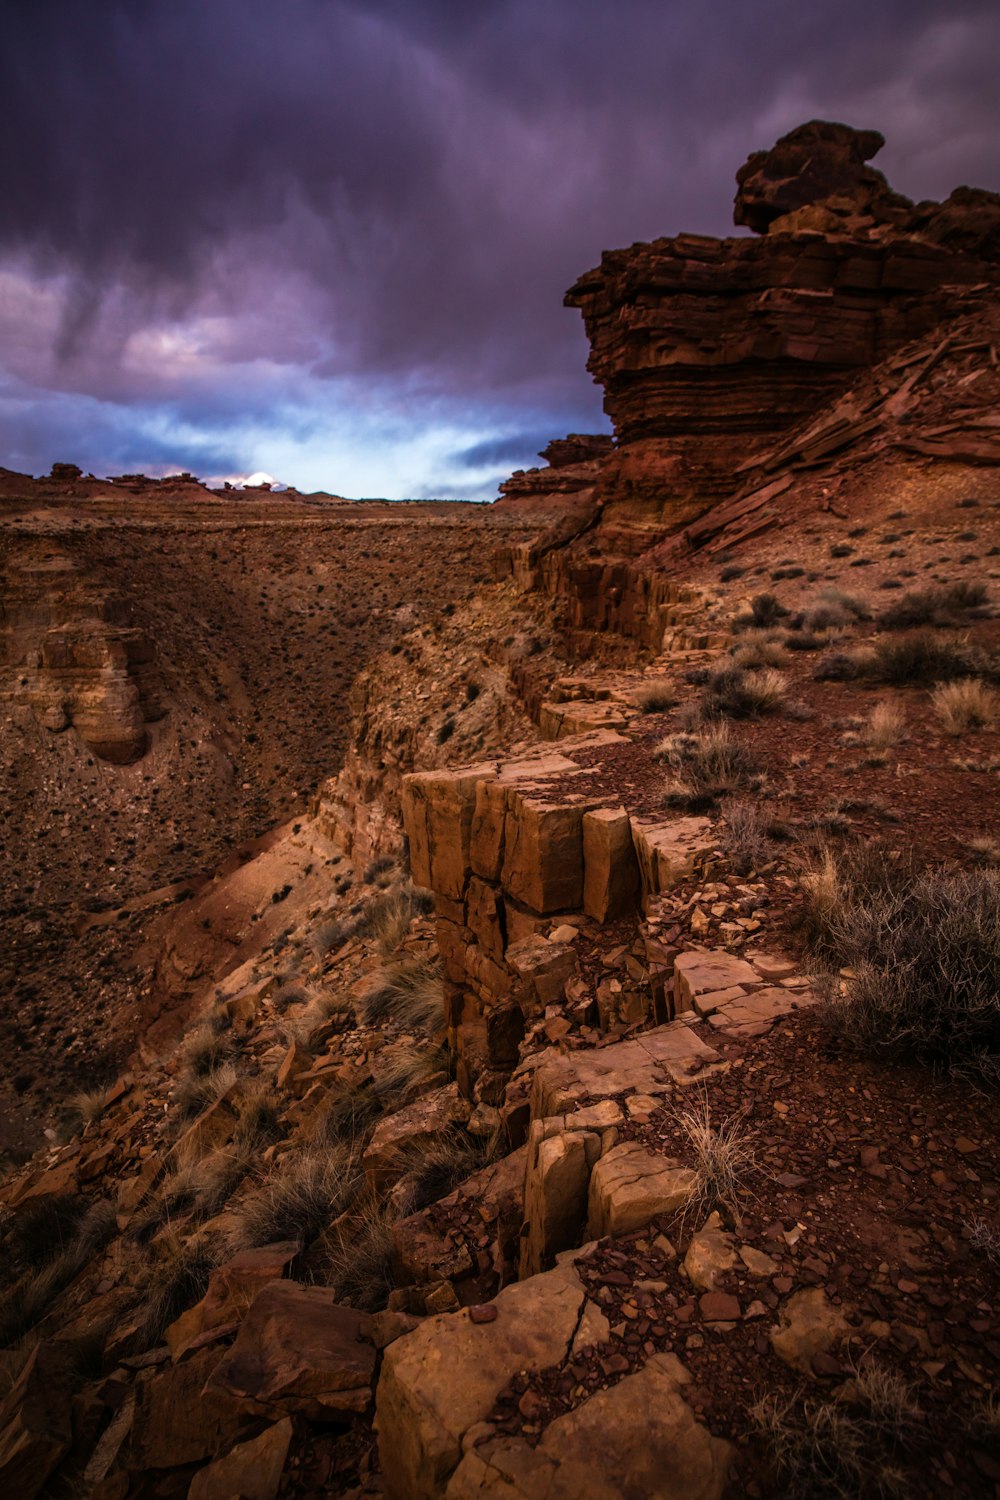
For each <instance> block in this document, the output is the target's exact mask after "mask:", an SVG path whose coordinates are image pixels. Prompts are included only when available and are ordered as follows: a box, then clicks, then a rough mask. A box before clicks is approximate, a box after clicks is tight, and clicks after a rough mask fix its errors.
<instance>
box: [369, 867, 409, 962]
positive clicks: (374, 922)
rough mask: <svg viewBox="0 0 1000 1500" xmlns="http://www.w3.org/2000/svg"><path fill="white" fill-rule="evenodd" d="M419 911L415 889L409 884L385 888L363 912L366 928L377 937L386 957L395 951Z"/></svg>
mask: <svg viewBox="0 0 1000 1500" xmlns="http://www.w3.org/2000/svg"><path fill="white" fill-rule="evenodd" d="M417 911H418V905H417V901H416V898H415V893H414V890H413V887H412V886H411V885H409V884H407V885H401V886H397V887H396V888H395V890H391V891H385V892H384V893H383V894H382V895H381V896H376V897H375V899H374V900H373V901H371V902H370V903H369V905H368V906H367V908H366V909H365V914H364V920H363V927H364V931H365V933H366V934H367V935H368V936H369V937H372V938H374V939H375V944H376V947H377V948H378V950H379V952H380V953H381V954H382V956H383V958H388V957H389V956H390V954H392V953H395V951H396V949H397V948H398V947H399V945H400V943H401V942H402V941H403V939H404V937H405V936H406V934H407V933H408V932H409V930H410V925H411V923H412V922H413V919H414V917H415V916H416V915H417Z"/></svg>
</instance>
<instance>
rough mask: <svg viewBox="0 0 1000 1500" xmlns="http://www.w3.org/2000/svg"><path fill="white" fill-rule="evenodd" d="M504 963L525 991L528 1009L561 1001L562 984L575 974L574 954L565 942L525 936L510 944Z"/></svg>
mask: <svg viewBox="0 0 1000 1500" xmlns="http://www.w3.org/2000/svg"><path fill="white" fill-rule="evenodd" d="M507 963H508V965H509V966H510V968H512V969H513V971H514V973H515V974H516V975H517V976H518V978H519V979H521V980H523V982H524V985H525V986H526V989H527V999H528V1005H529V1009H538V1010H543V1009H544V1008H545V1006H546V1005H557V1004H559V1002H560V1001H562V1000H563V999H564V998H565V990H566V981H567V980H568V979H572V977H573V975H574V974H575V973H576V971H577V958H576V953H575V951H574V949H573V947H572V945H571V944H569V943H553V942H550V941H549V940H548V939H547V938H543V937H538V936H536V937H527V938H524V939H523V940H522V941H521V942H519V943H511V945H510V946H509V947H508V949H507Z"/></svg>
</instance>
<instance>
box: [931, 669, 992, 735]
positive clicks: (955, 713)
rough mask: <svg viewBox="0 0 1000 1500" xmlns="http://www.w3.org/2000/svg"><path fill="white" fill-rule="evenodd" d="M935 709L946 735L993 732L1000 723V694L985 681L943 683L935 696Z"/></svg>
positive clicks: (932, 696)
mask: <svg viewBox="0 0 1000 1500" xmlns="http://www.w3.org/2000/svg"><path fill="white" fill-rule="evenodd" d="M931 707H932V708H933V710H934V712H935V713H936V714H937V716H938V718H939V719H940V721H941V727H942V728H943V729H944V731H945V733H946V734H968V733H969V732H970V731H971V730H975V729H992V728H993V727H994V725H995V724H996V723H997V722H998V720H1000V693H997V691H996V690H995V688H991V687H990V686H989V685H988V684H987V683H985V682H983V680H982V678H981V677H967V678H965V679H964V681H960V682H941V683H939V684H938V686H937V687H936V688H935V689H934V691H933V692H932V693H931Z"/></svg>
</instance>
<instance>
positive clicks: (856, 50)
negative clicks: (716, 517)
mask: <svg viewBox="0 0 1000 1500" xmlns="http://www.w3.org/2000/svg"><path fill="white" fill-rule="evenodd" d="M998 43H1000V15H998V13H997V9H996V5H995V3H994V0H983V3H977V0H952V3H941V0H884V3H880V0H867V3H866V4H862V3H860V0H838V3H836V4H834V3H829V0H816V3H814V4H811V5H807V6H803V5H801V4H794V3H791V0H781V3H778V0H756V3H754V4H752V5H747V4H745V3H742V4H739V3H735V0H717V3H716V4H714V5H712V6H705V5H704V4H703V3H701V0H617V3H616V4H615V5H614V6H612V5H611V4H610V3H598V0H533V3H527V0H475V3H469V0H426V3H421V0H353V3H351V0H283V3H282V4H281V5H280V6H279V5H275V4H274V3H273V0H101V3H100V4H97V5H95V4H93V3H92V0H33V3H30V4H29V3H23V0H22V3H19V0H14V3H11V4H8V5H7V6H6V7H5V11H4V47H3V52H2V57H0V88H2V91H3V92H2V97H3V98H4V100H5V103H6V110H5V117H6V124H7V128H6V129H5V131H4V132H2V133H0V186H2V191H3V200H2V201H3V213H2V215H0V368H2V371H3V377H2V382H0V462H2V463H6V464H8V465H10V466H12V467H21V468H30V469H33V470H36V471H38V470H41V469H43V468H46V467H47V466H48V464H49V463H51V462H52V461H53V459H57V458H65V459H75V460H76V461H78V462H80V463H82V464H84V466H85V467H92V468H94V469H95V470H97V471H98V472H100V471H102V470H104V469H107V468H109V467H115V466H116V465H123V464H124V463H125V460H126V456H127V461H128V464H129V466H131V467H147V468H149V469H150V470H151V471H156V470H158V469H162V468H163V467H173V466H178V467H192V468H196V469H199V470H200V471H201V472H206V466H207V467H208V468H210V469H212V471H213V472H214V473H217V474H218V475H220V476H221V475H222V474H223V473H225V472H229V473H238V472H249V471H251V470H252V469H256V468H267V469H268V470H269V471H270V472H272V473H278V474H279V475H280V477H282V478H284V479H286V480H288V481H290V482H297V483H299V484H301V485H303V486H313V485H317V484H322V485H324V486H325V487H327V488H330V489H333V490H339V491H340V492H341V493H357V492H362V491H363V492H366V493H369V494H371V493H387V494H404V493H409V494H418V493H439V494H445V493H469V494H486V493H492V491H493V488H494V487H495V483H496V480H497V479H498V478H499V477H501V475H502V473H503V472H504V471H505V470H507V469H509V468H511V467H514V466H515V465H520V464H523V463H528V462H530V461H531V459H532V455H533V453H534V451H535V448H536V447H537V446H538V445H539V443H540V440H541V435H542V434H545V435H551V436H557V435H559V434H560V433H562V432H564V431H566V430H570V429H577V430H594V429H595V428H596V429H600V428H601V427H603V425H604V419H603V417H602V415H601V409H600V398H599V392H597V391H596V390H595V389H594V388H593V387H592V385H591V384H590V381H589V378H588V376H587V374H586V371H585V368H584V366H585V360H586V345H585V342H584V340H583V337H582V333H581V330H580V326H579V320H578V317H577V315H576V314H574V313H571V312H567V311H565V310H564V309H563V308H562V305H561V304H562V294H563V292H564V290H565V288H566V287H567V286H568V285H569V284H570V283H571V282H572V281H573V280H574V279H575V278H576V277H577V276H578V275H579V274H580V273H581V272H582V271H583V270H585V269H587V268H588V267H589V266H590V265H592V264H594V263H595V262H596V260H597V259H598V258H599V256H600V253H601V251H602V250H603V249H605V248H608V247H611V246H614V245H620V244H628V243H630V242H632V241H634V240H637V239H647V238H652V237H654V236H656V235H659V234H672V233H676V232H678V231H679V230H681V229H688V230H695V231H701V232H708V233H726V232H728V231H729V228H730V201H731V196H732V179H733V174H734V172H735V169H736V167H737V166H738V165H739V164H740V163H741V162H742V161H743V159H744V158H745V157H746V155H747V154H748V153H749V151H751V150H753V149H756V148H758V147H761V146H766V145H769V144H771V142H772V141H773V140H774V139H775V138H776V137H777V136H778V135H779V134H781V133H783V132H784V131H785V130H787V129H789V128H791V127H792V126H793V125H795V124H798V123H799V122H801V121H802V120H804V119H808V118H811V117H814V116H820V117H825V118H837V119H846V120H848V121H849V122H850V123H853V124H858V125H863V126H869V125H874V126H876V127H877V128H879V129H881V130H882V131H883V133H884V134H885V135H886V137H887V139H888V145H887V147H886V149H885V150H884V151H883V153H882V154H881V155H880V157H879V159H878V162H877V165H879V166H880V167H882V168H883V170H885V171H886V172H887V174H888V175H889V177H890V181H892V182H893V184H894V186H896V187H897V188H898V189H899V190H900V191H903V192H906V193H908V194H910V195H911V196H912V197H916V198H920V197H940V196H943V195H945V194H946V193H947V192H948V191H950V189H951V188H952V187H953V186H955V185H956V184H957V183H958V182H962V181H966V182H969V181H971V182H974V183H977V184H979V185H982V186H987V187H989V186H992V187H996V186H998V185H1000V159H998V158H1000V146H998V143H997V131H996V124H997V120H996V112H997V111H996V102H995V95H996V86H995V59H996V56H997V53H998ZM144 454H145V459H144V457H143V455H144Z"/></svg>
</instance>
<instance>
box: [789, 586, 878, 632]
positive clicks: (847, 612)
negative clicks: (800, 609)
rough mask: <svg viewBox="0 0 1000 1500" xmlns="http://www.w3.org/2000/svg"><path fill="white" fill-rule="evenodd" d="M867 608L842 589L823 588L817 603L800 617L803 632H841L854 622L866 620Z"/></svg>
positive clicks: (867, 616) (868, 613) (867, 615)
mask: <svg viewBox="0 0 1000 1500" xmlns="http://www.w3.org/2000/svg"><path fill="white" fill-rule="evenodd" d="M869 616H870V612H869V609H868V606H867V605H866V604H864V603H862V601H861V600H860V599H858V598H856V597H855V595H854V594H846V593H844V591H843V590H842V589H836V588H825V589H821V590H820V592H819V599H818V601H817V603H815V604H813V605H811V606H810V608H809V609H807V610H806V612H805V614H804V615H803V617H802V625H803V629H805V630H813V631H816V630H843V629H844V628H845V627H846V626H848V625H851V624H853V623H854V622H855V621H856V620H867V619H868V618H869Z"/></svg>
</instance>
